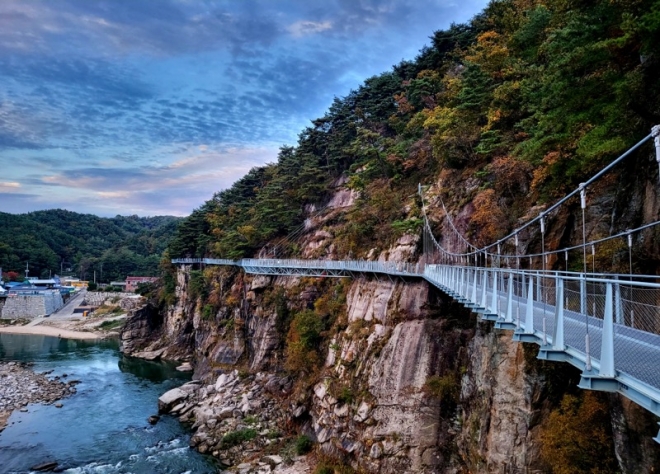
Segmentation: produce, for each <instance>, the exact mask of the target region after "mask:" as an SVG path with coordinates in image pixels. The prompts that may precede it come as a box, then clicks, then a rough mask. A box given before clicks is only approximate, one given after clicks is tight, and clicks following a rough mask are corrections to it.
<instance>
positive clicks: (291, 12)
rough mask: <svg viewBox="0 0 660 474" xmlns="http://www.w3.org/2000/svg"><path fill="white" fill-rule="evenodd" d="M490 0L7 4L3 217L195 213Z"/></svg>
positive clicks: (1, 85)
mask: <svg viewBox="0 0 660 474" xmlns="http://www.w3.org/2000/svg"><path fill="white" fill-rule="evenodd" d="M486 3H487V2H486V0H461V1H457V0H425V1H420V0H382V1H378V0H299V1H292V0H289V1H284V0H282V1H280V0H231V1H229V0H2V1H0V203H1V204H0V211H3V212H11V213H24V212H29V211H34V210H41V209H53V208H60V209H68V210H71V211H75V212H82V213H91V214H96V215H100V216H115V215H117V214H120V215H134V214H137V215H140V216H154V215H176V216H185V215H188V214H190V212H191V211H192V210H193V209H195V208H197V207H199V206H200V205H201V204H203V203H204V201H206V200H208V199H210V198H211V197H212V196H213V194H214V193H215V192H217V191H220V190H222V189H226V188H227V187H229V186H231V184H232V183H233V182H234V181H236V180H237V179H239V178H240V177H241V176H243V175H244V174H245V173H246V172H247V171H248V170H249V169H250V168H252V167H254V166H260V165H263V164H265V163H269V162H275V161H276V160H277V152H278V149H279V147H280V146H282V145H285V144H286V145H295V143H296V141H297V137H298V134H299V133H300V132H301V131H302V130H303V129H304V128H305V127H306V126H308V125H309V124H310V120H313V119H315V118H318V117H321V116H322V115H323V114H324V112H325V110H326V109H327V108H328V107H329V106H330V104H331V103H332V100H333V98H334V97H343V96H345V95H346V94H348V93H349V92H350V90H352V89H355V88H357V87H358V86H359V85H360V84H361V83H362V82H363V81H364V80H365V79H366V78H368V77H371V76H373V75H376V74H379V73H381V72H385V71H387V70H390V69H391V67H392V66H393V65H395V64H398V63H399V62H400V61H402V60H404V59H407V60H411V59H414V57H415V56H416V55H417V53H418V52H419V50H420V49H421V48H422V47H423V46H424V45H425V44H428V43H429V37H430V36H431V35H432V34H433V32H434V31H436V30H439V29H443V28H447V27H448V26H449V25H450V24H451V23H452V22H454V23H461V22H465V21H468V20H469V19H470V18H472V17H473V16H474V15H475V14H477V13H478V12H479V11H481V10H482V9H483V8H484V7H485V5H486Z"/></svg>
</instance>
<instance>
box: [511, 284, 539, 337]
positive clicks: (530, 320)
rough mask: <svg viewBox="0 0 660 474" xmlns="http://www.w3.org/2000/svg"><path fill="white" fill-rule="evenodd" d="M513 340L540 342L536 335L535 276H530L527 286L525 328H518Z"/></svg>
mask: <svg viewBox="0 0 660 474" xmlns="http://www.w3.org/2000/svg"><path fill="white" fill-rule="evenodd" d="M513 340H514V341H518V342H535V343H538V342H539V340H540V339H539V338H538V337H537V336H535V335H534V276H532V275H530V276H529V286H528V288H527V304H526V305H525V329H524V330H521V329H520V328H518V330H517V331H516V332H514V333H513Z"/></svg>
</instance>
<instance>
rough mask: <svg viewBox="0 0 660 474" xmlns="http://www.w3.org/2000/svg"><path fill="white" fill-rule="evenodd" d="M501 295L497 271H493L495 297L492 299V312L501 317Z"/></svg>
mask: <svg viewBox="0 0 660 474" xmlns="http://www.w3.org/2000/svg"><path fill="white" fill-rule="evenodd" d="M498 302H499V295H498V294H497V270H493V297H492V298H491V305H490V306H491V312H492V313H493V314H496V315H497V316H498V317H499V315H500V314H499V312H498V309H499V307H498V306H499V305H498Z"/></svg>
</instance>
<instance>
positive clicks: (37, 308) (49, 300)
mask: <svg viewBox="0 0 660 474" xmlns="http://www.w3.org/2000/svg"><path fill="white" fill-rule="evenodd" d="M63 305H64V302H63V301H62V295H60V292H59V291H49V292H47V293H43V294H39V295H21V296H10V297H8V298H7V301H6V302H5V304H4V306H2V309H1V310H0V318H3V319H17V318H36V317H39V316H44V315H49V314H51V313H54V312H55V311H57V310H58V309H60V308H61V307H62V306H63Z"/></svg>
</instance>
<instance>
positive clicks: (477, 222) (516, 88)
mask: <svg viewBox="0 0 660 474" xmlns="http://www.w3.org/2000/svg"><path fill="white" fill-rule="evenodd" d="M365 54H368V53H366V52H365ZM658 78H660V2H659V1H657V0H630V1H628V0H623V1H579V0H576V1H570V0H569V1H566V0H549V1H543V2H541V1H534V0H498V1H494V2H491V4H490V5H489V6H488V7H487V8H486V9H485V10H484V12H483V13H481V14H480V15H478V16H477V17H475V18H474V19H473V20H472V21H471V22H469V23H468V24H460V25H452V26H451V27H450V28H449V29H447V30H442V31H437V32H435V33H434V34H433V35H432V37H431V44H430V46H428V47H425V48H424V49H423V50H422V51H421V52H420V54H419V55H418V56H417V57H416V58H415V59H414V60H412V61H404V62H402V63H400V64H398V65H396V66H394V68H393V70H391V71H389V72H386V73H383V74H381V75H379V76H376V77H372V78H370V79H368V80H366V81H365V83H364V84H363V85H362V86H361V87H359V88H358V89H357V90H355V91H352V92H350V93H349V94H348V95H347V96H345V97H342V98H336V99H335V101H334V103H333V104H332V106H331V107H330V109H329V110H328V111H327V113H326V114H325V115H324V116H323V117H321V118H319V119H316V120H313V121H312V125H311V126H309V127H308V128H306V129H305V130H303V131H302V132H301V133H300V138H299V140H298V143H297V144H296V146H295V147H289V146H285V147H282V149H281V151H280V154H279V159H278V162H277V164H272V165H267V166H264V167H261V168H255V169H252V170H251V171H250V172H249V173H248V174H247V175H246V176H245V177H244V178H242V179H241V180H239V181H238V182H237V183H236V184H235V185H234V186H233V187H232V188H231V189H228V190H226V191H223V192H219V193H217V194H216V195H215V196H213V198H212V199H211V200H209V201H208V202H206V203H205V204H204V205H203V206H202V207H201V208H199V209H197V210H196V211H195V212H194V213H193V214H192V215H191V216H190V217H189V218H188V219H187V220H186V221H185V223H184V224H183V225H182V226H181V227H180V229H179V232H178V233H177V235H176V237H175V238H174V239H173V241H172V244H171V245H170V247H169V254H170V255H171V256H201V255H214V256H222V257H230V258H235V257H240V256H243V255H249V254H254V253H255V252H256V251H257V250H258V249H260V248H261V247H262V246H263V245H264V244H265V243H266V242H268V241H269V240H271V239H273V238H275V237H278V236H284V235H286V234H288V233H289V232H291V231H292V230H293V229H295V228H296V227H297V226H298V225H300V224H301V222H302V220H303V216H304V209H305V205H307V204H315V205H317V206H318V205H322V204H323V203H324V201H325V200H326V199H327V197H328V195H329V192H330V190H331V189H332V184H333V183H334V182H336V180H337V179H338V178H339V177H340V176H344V177H345V178H346V179H348V185H349V186H350V187H351V188H352V189H354V190H358V191H360V197H359V200H360V202H359V205H357V206H355V208H354V211H351V212H349V213H347V214H344V215H343V216H341V217H339V219H341V220H342V222H338V223H337V224H339V225H340V226H341V227H342V230H341V232H340V233H339V234H337V235H336V236H335V237H336V238H335V245H336V249H335V251H336V252H337V253H338V254H343V255H352V256H353V257H356V258H357V257H364V255H365V253H366V252H367V251H368V250H369V249H371V248H374V247H379V248H383V247H385V246H386V245H387V243H388V242H387V241H389V240H391V239H393V238H396V237H397V236H398V235H401V234H402V233H404V232H410V231H415V230H416V229H417V228H418V226H419V224H420V220H419V210H418V206H417V205H416V203H415V202H414V198H413V199H412V200H411V199H409V196H411V195H414V191H415V188H416V186H417V183H429V182H431V181H433V180H435V179H437V177H440V178H442V177H443V174H442V173H444V174H445V175H447V174H451V173H456V172H460V173H462V174H463V175H471V176H472V177H473V178H474V179H475V180H476V181H475V182H476V186H478V188H479V193H478V195H477V196H476V198H475V199H474V201H473V202H474V204H475V208H476V209H475V217H474V218H473V222H474V224H473V228H471V229H470V231H471V232H472V237H473V238H474V239H475V242H482V243H483V242H485V241H487V240H492V239H494V238H497V237H498V236H501V235H503V233H504V232H506V231H507V230H508V229H510V228H511V227H512V225H513V223H514V222H515V220H516V219H517V218H518V217H520V215H521V213H523V212H525V211H526V209H527V205H533V204H534V203H536V204H542V203H544V202H550V201H552V199H553V198H554V197H555V196H559V195H561V194H562V193H564V192H565V191H566V190H567V189H571V188H572V187H574V186H576V185H577V184H578V183H579V182H580V181H581V180H583V179H584V178H585V177H587V176H589V175H590V174H591V173H593V172H594V171H595V170H598V169H599V168H600V167H602V166H603V165H604V164H605V163H608V162H609V161H610V160H612V159H613V158H614V157H616V156H617V154H619V153H621V152H622V151H624V150H626V149H627V148H628V147H629V146H630V145H632V144H633V143H635V142H636V141H637V140H639V139H640V138H641V137H643V136H645V135H647V134H648V133H649V131H650V128H651V126H652V125H655V124H657V123H660V107H659V106H660V81H659V80H658ZM649 169H652V168H649ZM520 196H524V202H525V203H526V204H527V205H525V206H516V205H515V204H514V203H513V200H514V198H516V197H518V198H519V197H520ZM404 202H406V203H407V205H406V206H402V205H401V203H404ZM292 250H295V249H292Z"/></svg>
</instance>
